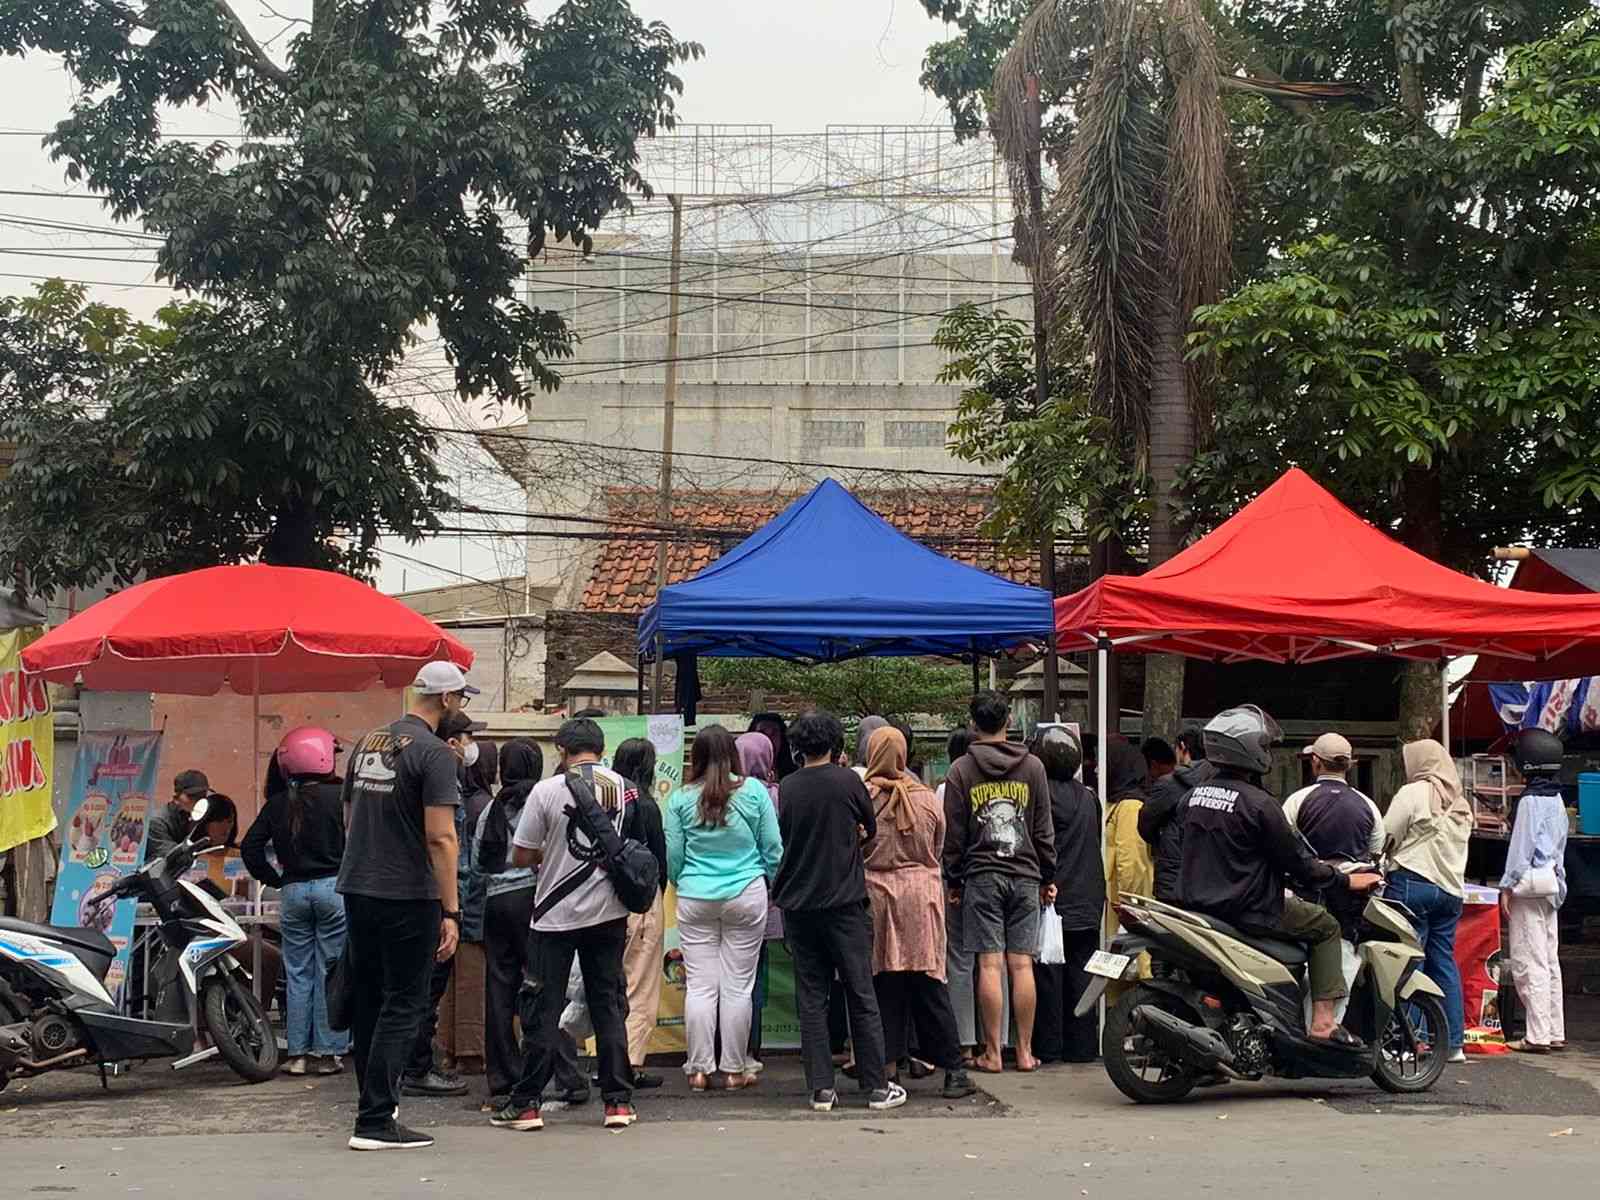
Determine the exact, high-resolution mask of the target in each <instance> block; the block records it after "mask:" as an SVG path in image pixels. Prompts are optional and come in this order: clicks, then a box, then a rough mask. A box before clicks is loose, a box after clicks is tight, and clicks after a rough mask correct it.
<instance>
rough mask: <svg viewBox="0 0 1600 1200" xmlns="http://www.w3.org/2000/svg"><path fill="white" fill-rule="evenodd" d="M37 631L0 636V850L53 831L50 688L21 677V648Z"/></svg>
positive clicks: (52, 727) (10, 632)
mask: <svg viewBox="0 0 1600 1200" xmlns="http://www.w3.org/2000/svg"><path fill="white" fill-rule="evenodd" d="M43 633H44V630H42V629H40V628H39V627H37V626H28V627H26V628H23V629H12V630H8V631H7V632H5V633H0V851H3V850H9V849H11V847H13V846H19V845H21V844H22V843H23V842H30V841H32V840H33V839H34V838H36V837H43V836H44V835H45V834H47V833H49V832H50V831H51V830H52V829H54V828H55V827H56V814H55V810H54V809H53V808H51V806H50V778H51V765H52V763H53V761H54V758H55V724H54V721H53V719H52V717H51V715H50V689H49V688H48V687H47V686H46V685H45V682H44V680H43V679H34V680H31V681H30V680H28V679H26V678H24V677H23V674H22V657H21V656H22V648H23V647H24V646H26V645H27V644H28V643H29V642H32V641H33V640H35V639H36V638H38V637H40V636H42V635H43Z"/></svg>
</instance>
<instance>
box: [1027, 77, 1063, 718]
mask: <svg viewBox="0 0 1600 1200" xmlns="http://www.w3.org/2000/svg"><path fill="white" fill-rule="evenodd" d="M1027 87H1028V93H1027V95H1028V226H1029V228H1030V230H1031V231H1032V238H1033V246H1032V247H1031V256H1032V259H1033V389H1034V393H1033V399H1034V407H1035V409H1036V410H1037V411H1039V412H1043V411H1044V409H1045V406H1046V405H1047V404H1049V402H1050V319H1049V305H1048V303H1047V301H1046V299H1045V275H1044V273H1045V265H1046V264H1045V260H1046V250H1045V246H1046V243H1047V239H1046V238H1045V235H1044V113H1043V110H1042V105H1041V103H1040V100H1039V77H1038V76H1037V75H1029V76H1028V83H1027ZM1046 518H1047V519H1046V521H1045V523H1044V524H1045V528H1044V532H1043V534H1042V535H1041V536H1040V538H1039V582H1040V583H1041V584H1042V585H1043V587H1044V590H1045V591H1046V592H1047V593H1049V595H1050V600H1051V603H1052V606H1053V605H1054V602H1055V598H1056V524H1055V513H1054V512H1053V511H1052V512H1050V513H1048V514H1046ZM1050 624H1051V628H1050V636H1049V638H1048V639H1047V640H1046V642H1045V648H1044V719H1045V720H1047V721H1055V720H1059V719H1060V716H1061V674H1060V665H1059V663H1058V662H1057V660H1056V633H1055V609H1054V607H1052V608H1051V618H1050Z"/></svg>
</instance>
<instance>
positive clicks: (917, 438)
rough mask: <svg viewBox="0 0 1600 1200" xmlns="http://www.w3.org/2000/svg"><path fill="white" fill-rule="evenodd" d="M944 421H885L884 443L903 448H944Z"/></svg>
mask: <svg viewBox="0 0 1600 1200" xmlns="http://www.w3.org/2000/svg"><path fill="white" fill-rule="evenodd" d="M944 439H945V425H944V422H943V421H885V422H884V423H883V444H884V445H885V446H894V447H897V448H899V449H903V450H943V449H944Z"/></svg>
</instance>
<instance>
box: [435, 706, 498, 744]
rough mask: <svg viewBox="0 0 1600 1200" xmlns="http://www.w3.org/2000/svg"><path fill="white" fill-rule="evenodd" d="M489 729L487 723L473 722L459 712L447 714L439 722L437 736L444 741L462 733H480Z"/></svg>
mask: <svg viewBox="0 0 1600 1200" xmlns="http://www.w3.org/2000/svg"><path fill="white" fill-rule="evenodd" d="M487 728H489V723H488V722H487V721H474V720H473V719H472V718H471V717H469V716H467V714H466V713H464V712H461V711H459V710H458V711H456V712H447V713H445V715H444V718H443V719H442V720H441V721H440V722H439V736H440V737H441V738H443V739H445V740H446V741H449V740H450V739H451V738H453V737H460V736H461V735H462V734H463V733H482V732H483V731H484V730H485V729H487Z"/></svg>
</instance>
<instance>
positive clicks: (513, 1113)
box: [489, 1104, 544, 1132]
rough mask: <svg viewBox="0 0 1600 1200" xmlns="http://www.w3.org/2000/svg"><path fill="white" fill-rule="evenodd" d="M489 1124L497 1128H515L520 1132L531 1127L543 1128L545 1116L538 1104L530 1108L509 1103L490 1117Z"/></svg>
mask: <svg viewBox="0 0 1600 1200" xmlns="http://www.w3.org/2000/svg"><path fill="white" fill-rule="evenodd" d="M489 1124H491V1125H493V1126H494V1127H495V1128H496V1129H515V1130H518V1131H519V1132H520V1131H525V1130H529V1129H543V1128H544V1117H543V1116H542V1115H541V1114H540V1112H539V1106H538V1105H537V1104H535V1105H532V1106H530V1107H528V1108H520V1107H518V1106H517V1105H515V1104H507V1105H506V1106H505V1107H504V1108H502V1109H501V1110H500V1111H499V1112H497V1113H495V1114H494V1115H493V1116H491V1117H490V1118H489Z"/></svg>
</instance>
